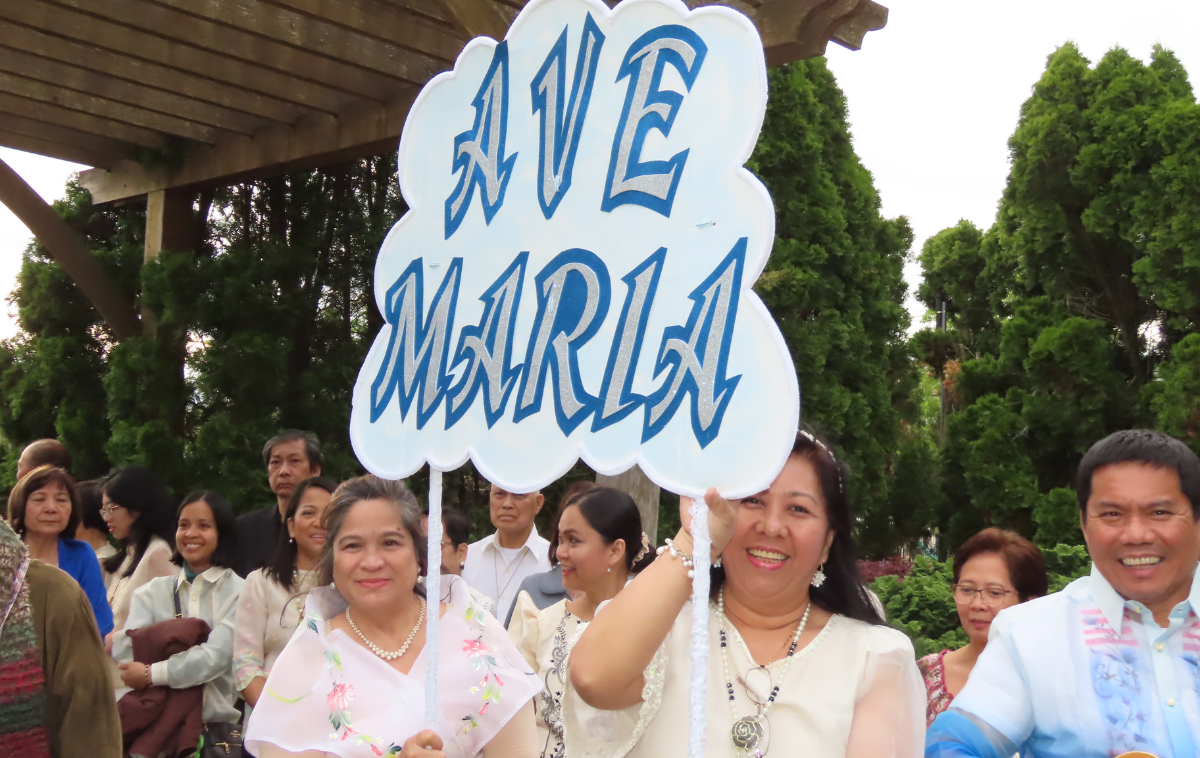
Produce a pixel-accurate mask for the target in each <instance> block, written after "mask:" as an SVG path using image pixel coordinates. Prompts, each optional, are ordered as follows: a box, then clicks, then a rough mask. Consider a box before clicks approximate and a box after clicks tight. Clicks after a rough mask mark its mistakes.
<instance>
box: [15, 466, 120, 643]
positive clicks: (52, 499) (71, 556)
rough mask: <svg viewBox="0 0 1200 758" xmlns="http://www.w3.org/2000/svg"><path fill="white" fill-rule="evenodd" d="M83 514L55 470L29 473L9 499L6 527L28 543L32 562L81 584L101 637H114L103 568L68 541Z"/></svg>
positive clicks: (88, 550) (64, 476) (87, 549)
mask: <svg viewBox="0 0 1200 758" xmlns="http://www.w3.org/2000/svg"><path fill="white" fill-rule="evenodd" d="M79 511H80V508H79V496H78V495H77V493H76V492H75V480H74V479H72V478H71V475H70V474H68V473H67V472H66V471H64V470H63V469H60V468H57V467H54V466H39V467H38V468H35V469H34V470H33V471H30V472H29V473H28V474H26V475H25V477H24V478H23V479H21V481H19V482H17V486H16V487H14V488H13V491H12V492H11V493H9V495H8V523H9V525H10V526H11V527H12V528H13V531H14V532H16V533H17V534H18V535H19V536H20V537H21V540H22V541H23V542H24V543H25V546H26V548H28V550H29V556H30V557H31V558H35V559H37V560H39V561H42V562H44V563H49V564H50V565H51V566H58V567H59V568H60V569H62V570H63V571H65V572H66V573H67V574H69V575H70V576H71V578H72V579H74V580H75V581H76V582H78V583H79V586H80V587H82V588H83V592H84V594H85V595H87V599H88V602H89V603H91V605H92V612H93V613H94V614H95V615H96V626H97V627H99V629H100V636H101V637H103V636H104V635H106V634H108V633H109V632H111V631H112V628H113V617H112V609H111V608H109V607H108V596H107V594H106V593H105V590H104V577H103V575H102V574H101V573H100V562H99V561H98V560H97V559H96V553H95V551H94V550H92V547H91V545H89V544H87V543H86V542H81V541H80V540H76V539H71V538H70V537H67V536H64V535H73V534H75V528H76V527H78V526H79V518H80V516H79Z"/></svg>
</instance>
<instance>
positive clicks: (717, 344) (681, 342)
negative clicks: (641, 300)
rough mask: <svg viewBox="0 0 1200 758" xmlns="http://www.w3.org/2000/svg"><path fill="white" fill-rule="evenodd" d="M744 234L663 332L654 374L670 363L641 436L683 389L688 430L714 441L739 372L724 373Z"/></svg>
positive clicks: (653, 428)
mask: <svg viewBox="0 0 1200 758" xmlns="http://www.w3.org/2000/svg"><path fill="white" fill-rule="evenodd" d="M745 258H746V238H745V237H743V238H741V239H740V240H738V242H737V244H736V245H734V246H733V250H732V251H730V253H729V255H727V256H725V260H723V261H721V263H720V264H719V265H718V266H717V268H716V270H715V271H713V273H712V274H710V275H709V277H708V278H707V279H705V280H704V281H703V282H702V283H701V284H700V286H699V287H697V288H696V289H695V290H693V292H692V294H691V299H692V300H693V301H694V302H695V305H694V306H692V312H691V315H690V316H689V317H688V322H687V324H685V325H684V326H673V327H671V328H669V329H667V330H666V331H665V332H664V333H663V341H662V347H661V348H660V350H659V358H658V363H657V364H656V366H655V375H656V376H657V375H658V374H660V373H661V372H662V371H663V370H665V369H668V368H669V369H670V373H668V374H667V379H666V382H665V383H664V384H663V386H662V388H661V389H659V390H658V391H657V392H655V393H654V395H653V396H651V397H650V398H649V399H648V400H647V401H646V418H645V423H644V426H643V429H642V441H643V442H644V441H646V440H648V439H650V438H651V437H653V436H654V435H656V434H658V433H659V432H660V431H662V429H663V427H664V426H666V424H667V422H669V421H670V420H671V417H672V416H674V414H675V411H676V409H677V408H678V407H679V404H680V402H682V400H683V397H684V395H691V396H692V432H693V433H694V434H695V435H696V440H697V441H698V442H699V443H700V446H701V447H706V446H707V445H708V443H710V442H712V441H713V440H714V439H715V438H716V436H717V434H718V432H720V428H721V418H722V417H723V416H724V414H725V409H726V407H728V405H729V401H730V399H731V398H732V397H733V391H734V389H735V388H736V387H737V384H738V380H739V379H740V378H741V377H740V376H735V377H728V378H727V377H726V376H725V369H726V364H727V362H728V358H729V347H730V344H731V343H732V342H733V326H734V323H735V320H736V317H737V306H738V301H739V295H740V292H741V284H742V265H743V263H744V261H745Z"/></svg>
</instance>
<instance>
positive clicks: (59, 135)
mask: <svg viewBox="0 0 1200 758" xmlns="http://www.w3.org/2000/svg"><path fill="white" fill-rule="evenodd" d="M0 127H3V128H4V130H5V131H8V132H15V133H17V134H24V135H26V136H29V137H37V138H38V139H40V140H44V141H46V142H48V143H58V144H61V145H64V146H71V147H78V148H81V149H83V150H86V151H88V152H89V153H91V154H92V155H94V156H97V157H98V159H99V160H100V162H99V163H86V162H84V161H75V162H76V163H85V165H88V166H109V165H112V164H113V163H116V162H117V161H120V160H132V159H134V158H136V157H137V149H136V148H135V147H134V146H133V145H131V144H129V143H128V142H122V141H120V140H115V139H110V138H109V137H102V136H100V135H98V134H92V133H91V132H81V131H79V130H77V129H71V128H70V127H66V126H60V125H59V124H56V123H53V122H50V121H40V120H38V119H35V118H29V117H28V116H22V115H20V114H18V113H5V112H3V111H0ZM101 156H102V157H101ZM53 157H58V156H53Z"/></svg>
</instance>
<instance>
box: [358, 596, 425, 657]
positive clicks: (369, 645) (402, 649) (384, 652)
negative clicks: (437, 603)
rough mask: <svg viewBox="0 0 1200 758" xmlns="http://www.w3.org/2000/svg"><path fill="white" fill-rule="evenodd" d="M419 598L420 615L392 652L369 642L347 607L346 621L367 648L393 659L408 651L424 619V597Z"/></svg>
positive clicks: (376, 653)
mask: <svg viewBox="0 0 1200 758" xmlns="http://www.w3.org/2000/svg"><path fill="white" fill-rule="evenodd" d="M420 600H421V615H419V616H417V624H416V626H414V627H413V629H412V631H411V632H409V633H408V639H406V640H405V641H404V644H403V645H402V646H401V647H400V649H399V650H395V651H392V652H388V651H387V650H384V649H383V648H381V647H379V646H378V645H376V644H375V643H374V642H371V641H370V640H369V639H367V636H366V635H365V634H363V633H362V632H361V631H359V629H358V625H357V624H355V623H354V618H353V617H352V616H351V615H350V609H349V608H347V609H346V621H347V622H349V624H350V628H351V629H353V630H354V633H355V634H357V635H358V638H359V639H361V640H362V641H363V642H364V643H365V644H366V646H367V649H368V650H370V651H371V652H372V653H374V654H375V655H377V656H379V657H380V658H382V659H384V660H385V661H394V660H396V659H397V658H399V657H401V656H403V655H404V654H405V653H407V652H408V646H409V645H411V644H412V641H413V638H414V637H416V636H417V630H418V629H420V628H421V622H422V621H424V620H425V598H421V599H420Z"/></svg>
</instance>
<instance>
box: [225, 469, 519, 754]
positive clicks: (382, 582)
mask: <svg viewBox="0 0 1200 758" xmlns="http://www.w3.org/2000/svg"><path fill="white" fill-rule="evenodd" d="M324 526H325V529H326V535H325V545H324V547H323V549H322V552H321V558H320V560H319V561H318V564H317V568H316V571H317V580H316V582H317V584H318V585H319V586H317V587H316V588H315V589H313V590H311V591H310V592H309V594H308V598H307V600H306V602H305V606H304V622H303V624H302V625H301V627H300V628H299V629H298V630H297V632H296V634H295V635H294V636H293V637H292V638H291V640H290V641H289V642H288V644H287V647H285V648H284V650H283V652H282V653H281V654H280V656H279V658H278V660H277V661H276V663H275V666H274V668H272V670H271V672H270V674H269V675H268V676H267V681H266V684H265V685H264V686H263V688H262V695H261V696H260V697H259V699H258V703H257V705H256V706H255V708H254V712H253V713H252V714H251V717H250V722H249V725H248V728H247V730H246V746H247V748H248V749H249V750H250V751H251V752H253V753H254V754H255V755H256V756H258V757H259V758H272V756H280V755H293V754H299V753H304V754H309V751H314V752H318V753H321V752H322V751H323V752H324V753H333V754H336V755H339V756H343V758H358V757H359V756H362V757H363V758H374V757H375V756H379V755H385V754H386V755H396V754H399V755H400V756H403V757H404V758H416V757H417V756H422V757H423V758H440V757H441V756H451V758H473V757H474V756H476V755H478V754H479V753H480V752H481V751H482V753H483V755H484V756H486V758H498V757H500V758H528V757H529V756H531V755H534V754H535V750H534V744H535V741H536V730H535V729H534V723H533V711H532V709H530V708H529V702H530V699H531V698H532V697H533V696H534V694H535V693H536V692H537V690H538V689H539V687H540V683H539V682H538V680H537V679H536V677H534V675H533V672H531V671H530V670H529V666H528V665H527V664H526V663H525V661H524V660H523V659H522V658H521V655H520V653H519V652H518V651H517V649H516V647H515V646H514V645H513V643H512V641H511V640H509V639H508V636H507V635H506V634H505V633H504V629H503V628H502V627H501V626H500V624H499V622H497V621H496V620H495V618H493V617H492V616H491V615H490V614H488V613H483V612H480V610H479V609H478V608H477V606H475V604H474V602H473V601H472V599H471V595H470V592H469V591H468V589H467V586H466V583H465V582H463V581H462V580H461V579H460V578H458V577H456V576H451V575H447V576H445V577H443V582H444V583H443V585H442V586H443V596H442V598H441V602H440V603H439V602H437V599H436V598H435V599H429V600H427V599H426V598H425V597H424V592H423V588H422V586H421V585H420V584H418V582H417V578H418V576H420V575H421V574H422V573H424V571H425V557H426V552H425V536H424V533H423V532H422V530H421V519H420V512H419V511H418V509H417V501H416V498H415V497H414V496H413V495H412V493H411V492H409V491H408V490H407V489H406V488H405V487H404V485H403V484H402V483H400V482H395V481H385V480H382V479H378V478H376V477H374V476H363V477H359V478H357V479H351V480H349V481H347V482H343V483H342V484H341V485H340V486H339V487H338V488H337V490H336V491H335V492H334V493H333V497H332V498H331V499H330V501H329V505H328V506H327V508H326V511H325V515H324ZM298 541H299V540H298ZM429 613H440V614H441V622H440V623H441V626H440V635H439V642H438V645H439V652H438V655H439V658H440V664H439V668H438V706H439V711H440V718H439V720H438V724H437V725H436V727H435V728H434V729H425V728H424V727H425V726H426V725H424V724H422V721H421V717H422V714H423V712H424V702H425V692H424V690H425V688H424V683H425V660H426V656H425V643H426V640H425V630H426V628H427V625H426V623H425V622H426V617H427V614H429Z"/></svg>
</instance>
